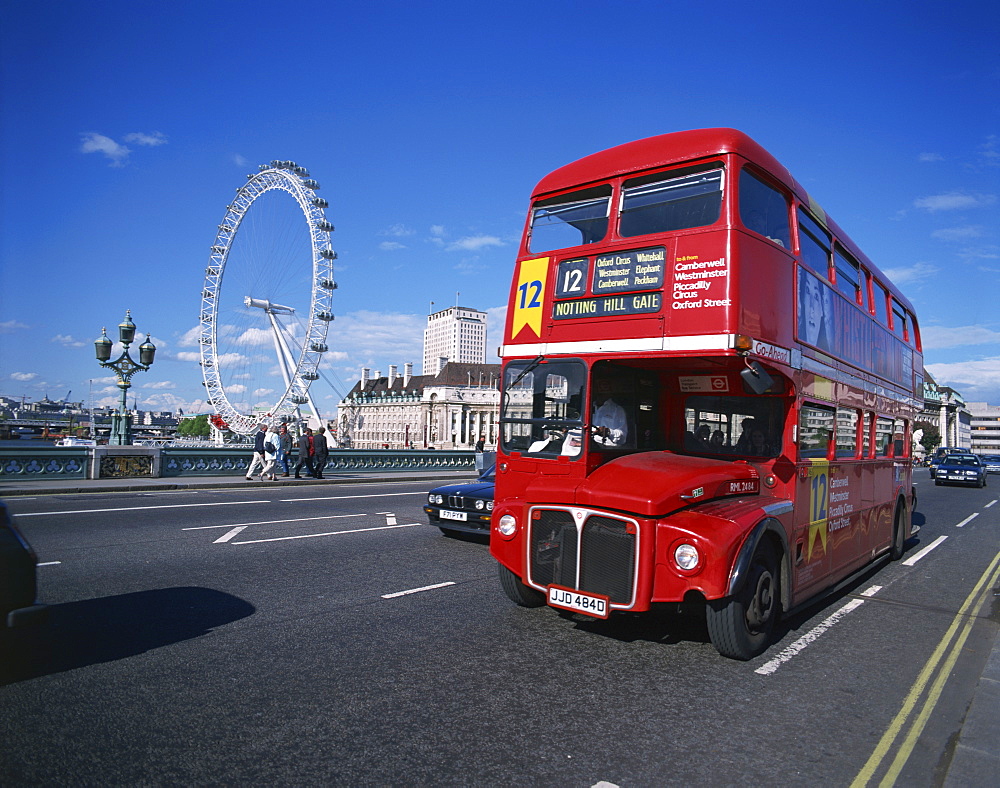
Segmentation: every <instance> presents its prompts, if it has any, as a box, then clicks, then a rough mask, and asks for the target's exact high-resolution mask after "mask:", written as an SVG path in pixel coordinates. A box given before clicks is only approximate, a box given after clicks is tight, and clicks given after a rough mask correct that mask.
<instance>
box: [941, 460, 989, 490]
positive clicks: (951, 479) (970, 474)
mask: <svg viewBox="0 0 1000 788" xmlns="http://www.w3.org/2000/svg"><path fill="white" fill-rule="evenodd" d="M945 483H947V484H971V485H973V486H975V487H985V486H986V466H985V465H983V463H982V462H980V460H979V458H978V457H977V456H976V455H974V454H952V455H949V456H948V457H945V459H944V461H943V462H942V463H941V464H940V465H938V467H937V472H936V473H935V474H934V484H945Z"/></svg>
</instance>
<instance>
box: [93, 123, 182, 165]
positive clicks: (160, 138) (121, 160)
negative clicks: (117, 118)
mask: <svg viewBox="0 0 1000 788" xmlns="http://www.w3.org/2000/svg"><path fill="white" fill-rule="evenodd" d="M80 139H81V143H80V152H81V153H103V154H104V155H105V156H106V157H107V158H108V159H109V160H110V162H111V166H112V167H124V166H125V162H126V161H128V157H129V154H131V153H132V150H131V149H130V148H128V147H127V146H126V145H123V144H122V143H120V142H115V141H114V140H113V139H111V137H107V136H105V135H104V134H97V133H96V132H93V131H91V132H87V133H86V134H82V135H80ZM124 139H125V142H131V143H132V144H134V145H140V146H142V147H144V148H149V147H156V146H158V145H166V144H167V137H166V135H165V134H163V133H162V132H159V131H154V132H153V133H152V134H146V133H144V132H141V131H133V132H132V133H130V134H126V135H125V138H124Z"/></svg>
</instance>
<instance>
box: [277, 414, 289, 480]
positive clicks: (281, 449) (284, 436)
mask: <svg viewBox="0 0 1000 788" xmlns="http://www.w3.org/2000/svg"><path fill="white" fill-rule="evenodd" d="M291 454H292V435H291V433H290V432H289V431H288V425H287V424H282V425H281V427H280V428H279V429H278V465H280V466H281V470H282V471H284V473H282V474H281V475H282V476H288V464H289V463H290V462H291Z"/></svg>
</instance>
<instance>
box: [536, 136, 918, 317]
mask: <svg viewBox="0 0 1000 788" xmlns="http://www.w3.org/2000/svg"><path fill="white" fill-rule="evenodd" d="M727 153H735V154H737V155H739V156H742V157H743V158H745V159H747V160H748V161H751V162H753V163H754V164H756V165H757V166H759V167H762V168H763V169H764V170H766V171H767V172H768V173H770V174H771V176H772V177H774V178H777V179H778V180H779V181H781V182H783V183H784V184H785V186H787V187H788V188H789V189H790V190H791V191H792V192H793V194H794V195H795V196H796V197H797V198H798V199H799V200H800V201H801V202H803V203H804V204H805V205H808V206H810V207H811V208H812V209H813V210H814V211H816V212H817V214H818V215H817V217H816V218H818V219H819V220H820V221H821V222H822V223H823V224H825V225H826V226H827V227H828V229H829V230H830V231H831V232H832V233H833V234H834V235H835V236H836V237H837V239H838V240H839V241H840V242H841V243H843V244H844V245H845V246H846V247H847V249H848V250H849V251H850V252H851V253H852V254H853V255H855V256H856V257H857V258H858V259H860V260H861V262H863V263H864V264H865V266H866V267H867V268H868V269H869V270H870V271H871V272H872V273H874V274H877V275H878V276H879V279H880V280H881V281H882V282H883V284H885V286H886V287H887V288H888V290H889V292H890V293H891V294H892V295H893V296H895V297H896V298H897V299H898V300H899V301H900V302H901V303H902V304H903V305H904V306H905V307H906V308H907V309H908V310H909V311H910V313H911V314H912V313H913V305H912V304H911V303H910V301H909V299H907V298H906V296H904V295H903V294H902V293H901V292H900V291H899V288H897V287H896V286H895V285H894V284H893V283H892V282H890V281H889V280H888V279H887V278H886V277H885V275H884V274H882V272H881V270H879V268H878V267H877V266H876V265H874V264H873V263H872V261H871V260H870V259H869V258H868V256H867V255H865V253H864V252H863V251H861V249H860V248H859V247H858V245H857V244H856V243H854V241H852V240H851V238H850V236H848V235H847V233H845V232H844V231H843V230H842V229H841V228H840V226H839V225H837V223H836V222H834V221H833V220H832V219H831V218H830V217H829V216H827V215H826V212H825V211H823V209H822V208H820V207H819V205H818V204H817V203H816V202H815V201H813V200H812V199H811V198H810V196H809V193H808V192H807V191H806V190H805V189H804V188H802V186H801V185H800V184H799V182H798V181H796V180H795V178H793V177H792V175H791V173H790V172H789V171H788V170H787V169H785V167H784V165H782V164H781V163H780V162H779V161H778V160H777V159H776V158H774V156H772V155H771V154H770V153H768V151H767V150H766V149H765V148H763V147H762V146H761V145H760V144H759V143H757V142H756V141H755V140H754V139H752V138H751V137H750V136H748V135H747V134H744V133H743V132H742V131H738V130H737V129H730V128H714V129H692V130H689V131H675V132H672V133H670V134H659V135H657V136H655V137H646V138H645V139H641V140H635V141H633V142H626V143H624V144H623V145H616V146H615V147H613V148H608V149H607V150H602V151H599V152H597V153H593V154H591V155H589V156H584V157H583V158H582V159H577V160H576V161H574V162H570V163H569V164H566V165H565V166H563V167H560V168H559V169H557V170H554V171H552V172H550V173H549V174H548V175H546V176H545V177H544V178H542V179H541V180H540V181H539V182H538V184H537V185H536V186H535V188H534V191H533V192H532V193H531V199H532V201H534V200H537V199H539V198H540V197H542V196H543V195H547V194H551V193H553V192H559V191H563V190H566V189H572V188H579V187H581V186H587V185H588V184H591V183H594V182H599V181H605V180H610V179H612V178H617V177H620V176H622V175H628V174H633V173H640V172H642V171H644V170H651V169H656V168H658V167H665V166H668V165H671V164H677V163H680V162H685V161H694V160H697V159H704V158H709V157H712V156H721V155H723V154H727Z"/></svg>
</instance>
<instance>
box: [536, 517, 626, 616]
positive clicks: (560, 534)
mask: <svg viewBox="0 0 1000 788" xmlns="http://www.w3.org/2000/svg"><path fill="white" fill-rule="evenodd" d="M530 546H531V567H530V570H531V575H530V580H531V582H532V583H534V584H535V585H538V586H543V587H544V586H548V585H558V586H563V587H564V588H574V589H577V590H579V591H586V592H588V593H592V594H601V595H602V596H606V597H608V598H609V599H610V600H611V601H612V602H613V603H616V604H628V603H629V602H630V601H631V600H632V583H633V579H634V577H635V562H636V558H635V551H636V537H635V536H634V535H633V534H630V533H628V524H627V523H626V522H625V521H623V520H617V519H615V518H611V517H601V516H598V515H592V516H590V517H588V518H587V520H586V522H585V523H584V525H583V529H582V537H580V535H579V532H578V531H577V528H576V526H575V524H574V523H573V517H572V515H571V514H570V513H569V512H567V511H564V510H558V509H542V510H536V511H535V512H534V514H533V519H532V521H531V539H530ZM578 553H579V558H580V560H579V572H580V575H579V577H577V554H578Z"/></svg>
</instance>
